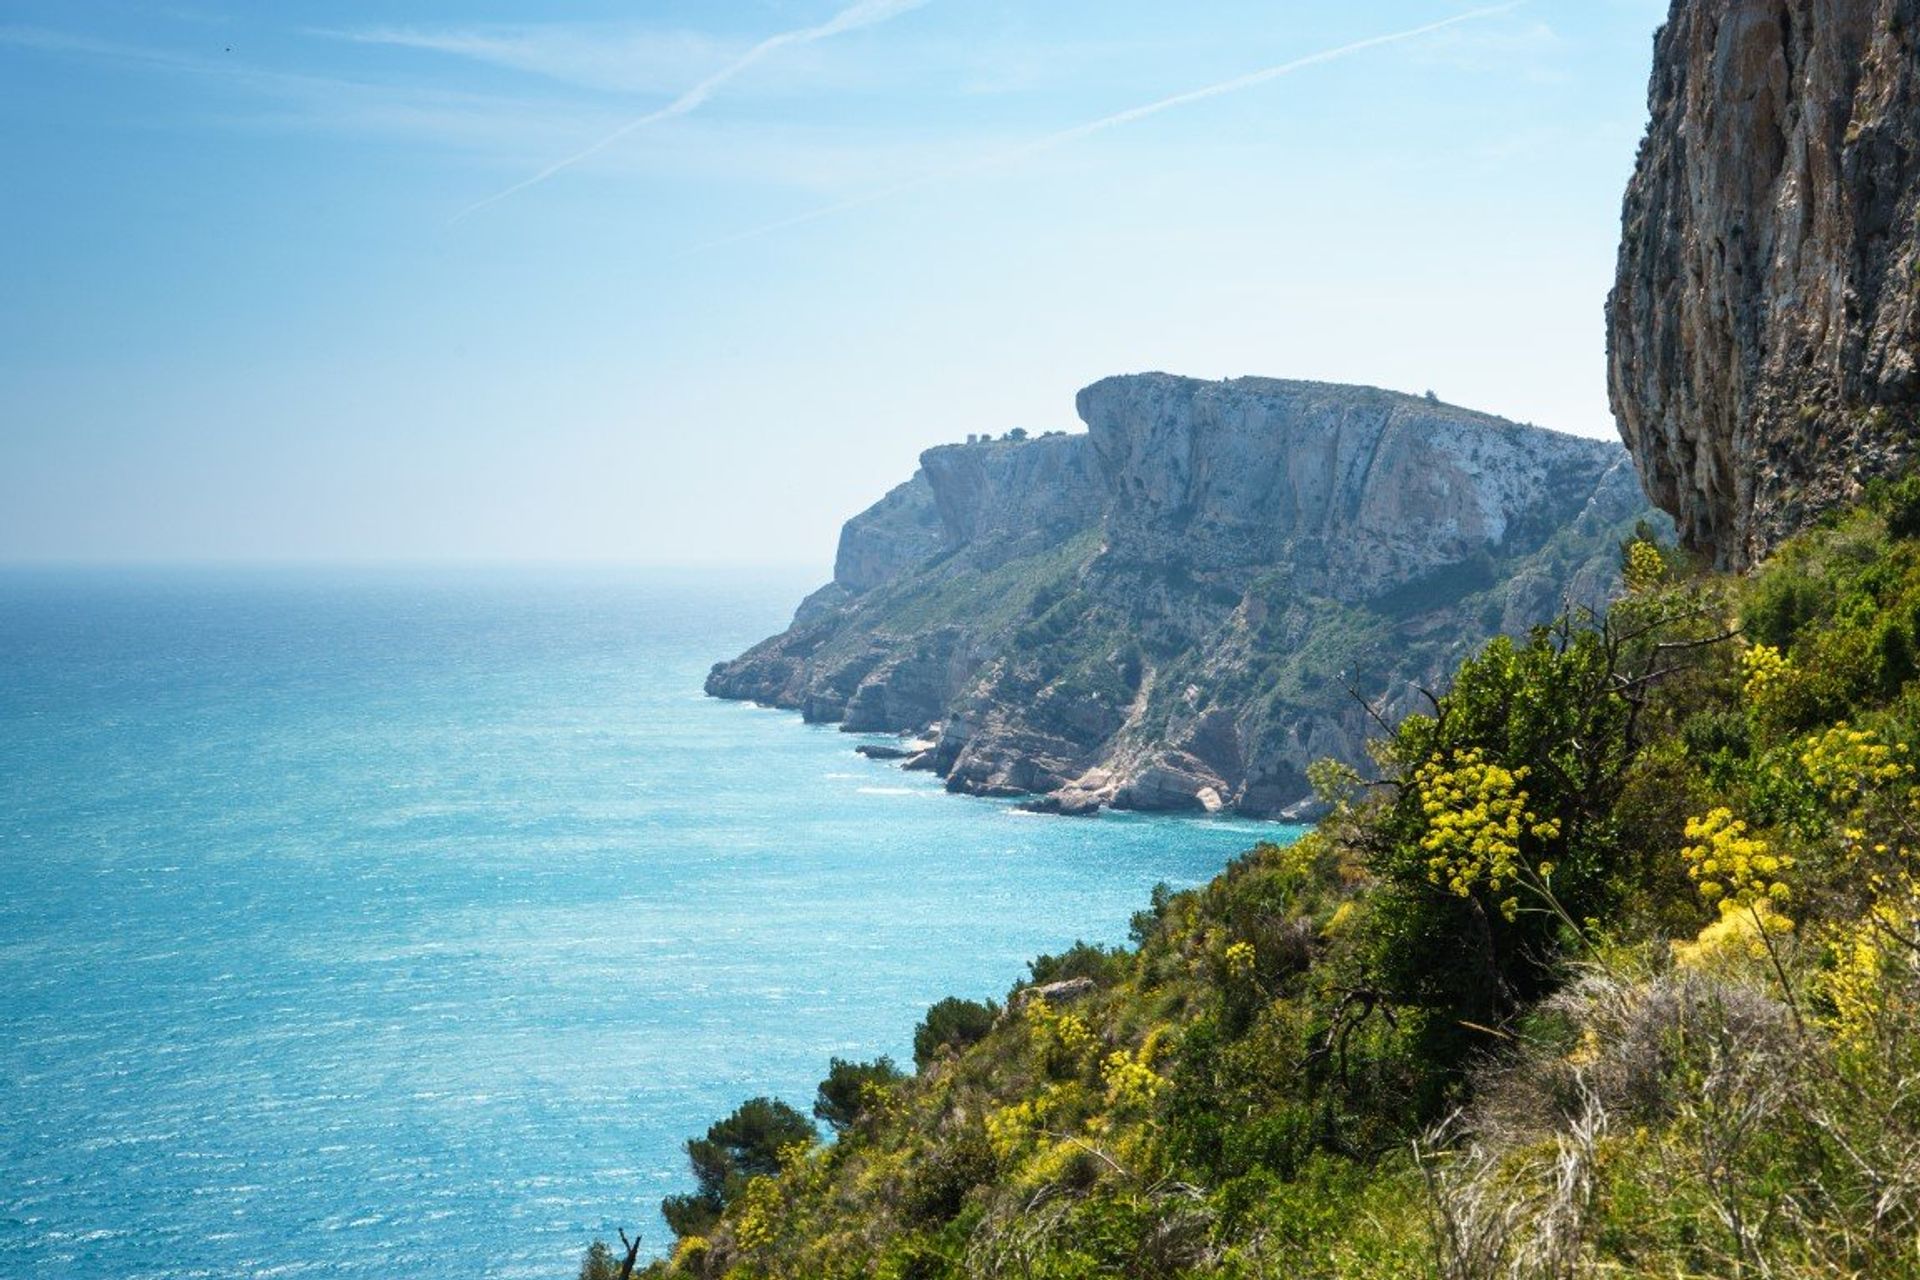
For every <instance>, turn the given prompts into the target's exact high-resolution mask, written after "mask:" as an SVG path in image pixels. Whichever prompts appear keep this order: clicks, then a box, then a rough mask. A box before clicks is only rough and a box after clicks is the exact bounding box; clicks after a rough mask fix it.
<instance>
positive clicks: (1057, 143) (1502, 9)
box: [682, 0, 1530, 256]
mask: <svg viewBox="0 0 1920 1280" xmlns="http://www.w3.org/2000/svg"><path fill="white" fill-rule="evenodd" d="M1529 2H1530V0H1507V2H1506V3H1504V4H1495V5H1487V6H1484V7H1482V8H1478V9H1469V10H1467V11H1466V12H1464V13H1457V14H1455V15H1453V16H1452V17H1450V18H1441V19H1439V20H1438V21H1435V22H1428V23H1424V24H1422V25H1420V26H1417V27H1408V28H1407V29H1405V30H1403V31H1390V32H1388V33H1387V34H1385V35H1378V36H1369V37H1367V38H1366V39H1364V40H1354V41H1350V42H1349V43H1347V44H1343V45H1338V46H1336V47H1334V48H1331V49H1322V50H1320V51H1319V52H1318V53H1310V54H1306V55H1305V56H1303V57H1299V58H1294V59H1292V60H1290V61H1287V62H1281V63H1276V64H1275V65H1273V66H1270V67H1262V68H1261V69H1260V70H1258V71H1250V72H1248V73H1247V74H1245V75H1240V76H1234V77H1233V78H1232V79H1229V80H1221V81H1217V82H1216V83H1214V84H1209V85H1202V86H1201V87H1200V88H1198V89H1189V90H1187V91H1186V92H1185V93H1176V94H1172V95H1171V96H1168V97H1165V98H1159V99H1156V100H1154V101H1152V102H1147V103H1143V104H1141V105H1140V106H1137V107H1129V108H1127V109H1126V110H1124V111H1116V112H1114V113H1112V114H1111V115H1105V116H1101V117H1100V118H1099V119H1097V120H1089V121H1087V122H1086V123H1085V124H1077V125H1074V126H1072V127H1071V128H1067V129H1061V130H1059V131H1057V132H1055V133H1050V134H1047V135H1045V136H1044V137H1040V138H1036V139H1034V140H1033V141H1031V142H1027V143H1023V144H1022V145H1020V146H1017V147H1013V148H1010V149H1008V150H1006V151H1001V152H997V153H995V154H993V155H990V156H987V157H985V158H984V159H981V160H977V161H973V162H971V163H967V164H962V165H956V166H953V167H951V168H946V169H938V170H935V171H933V172H931V173H927V174H923V175H921V176H920V177H918V178H913V179H910V180H909V181H906V182H901V183H896V184H895V185H893V186H890V187H882V188H880V189H879V190H877V191H869V192H867V193H865V194H864V195H858V196H852V197H850V198H848V199H845V200H840V201H836V202H835V203H833V204H829V205H823V206H821V207H820V208H818V209H811V210H808V211H807V212H805V213H800V214H795V215H794V216H792V217H790V218H781V219H779V220H778V221H775V222H768V223H763V224H761V225H760V226H757V227H750V228H748V229H747V230H745V231H740V232H736V233H734V234H733V235H729V236H722V237H720V238H719V239H716V240H709V241H707V242H706V243H704V244H699V245H696V246H694V247H693V248H692V249H689V250H688V251H687V253H686V255H682V256H690V255H692V254H697V253H705V252H707V251H708V250H711V249H718V248H721V247H723V246H725V245H730V244H738V243H740V242H741V241H743V240H752V239H756V238H758V237H760V236H764V235H771V234H772V233H774V232H776V231H784V230H786V229H787V228H789V227H797V226H802V225H804V224H806V223H809V222H817V221H819V220H820V219H822V218H830V217H833V216H834V215H836V214H841V213H847V212H850V211H852V210H854V209H860V208H864V207H866V206H867V205H871V204H878V203H879V202H881V201H883V200H891V199H893V198H894V197H896V196H902V195H906V194H907V193H909V192H913V191H919V190H922V189H924V188H926V187H931V186H934V185H937V184H939V183H944V182H951V181H953V180H954V179H956V178H961V177H965V176H967V175H969V174H973V173H978V172H981V171H984V170H987V169H993V168H998V167H1000V166H1002V165H1008V164H1013V163H1016V162H1018V161H1021V160H1025V159H1029V158H1031V157H1033V156H1036V155H1039V154H1041V153H1043V152H1047V151H1052V150H1055V149H1056V148H1059V147H1064V146H1067V145H1068V144H1070V143H1074V142H1078V141H1080V140H1081V139H1083V138H1090V137H1092V136H1093V135H1095V134H1098V133H1105V132H1106V131H1107V130H1109V129H1117V128H1120V127H1121V126H1122V125H1128V124H1132V123H1134V122H1136V121H1139V120H1145V119H1146V118H1148V117H1149V116H1157V115H1159V114H1160V113H1161V112H1163V111H1172V110H1173V109H1174V108H1176V107H1184V106H1189V105H1191V104H1193V103H1196V102H1204V101H1206V100H1207V99H1209V98H1218V97H1222V96H1224V95H1226V94H1230V93H1240V92H1242V91H1244V90H1247V89H1252V88H1254V87H1256V86H1258V85H1263V84H1266V83H1268V82H1269V81H1272V80H1278V79H1279V78H1281V77H1282V76H1287V75H1292V74H1293V73H1294V72H1296V71H1304V70H1306V69H1307V68H1308V67H1315V66H1319V65H1321V64H1323V63H1328V62H1336V61H1338V60H1340V59H1342V58H1349V57H1352V56H1353V55H1354V54H1356V53H1363V52H1365V51H1366V50H1368V49H1377V48H1380V47H1381V46H1382V45H1390V44H1399V43H1402V42H1404V41H1408V40H1416V39H1419V38H1420V37H1422V36H1429V35H1433V34H1435V33H1436V32H1441V31H1446V30H1449V29H1451V28H1453V27H1457V26H1460V25H1461V24H1463V23H1468V22H1477V21H1481V20H1484V19H1487V18H1492V17H1497V16H1498V15H1500V14H1503V13H1511V12H1512V11H1513V10H1515V9H1518V8H1520V7H1522V6H1523V5H1526V4H1528V3H1529Z"/></svg>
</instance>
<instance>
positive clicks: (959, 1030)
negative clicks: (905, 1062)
mask: <svg viewBox="0 0 1920 1280" xmlns="http://www.w3.org/2000/svg"><path fill="white" fill-rule="evenodd" d="M999 1016H1000V1008H999V1006H998V1005H996V1004H994V1003H993V1002H992V1001H981V1000H962V999H960V998H959V997H958V996H948V997H947V998H946V999H945V1000H942V1001H940V1002H939V1003H938V1004H936V1005H934V1006H933V1007H932V1008H930V1009H928V1010H927V1016H926V1018H925V1020H923V1021H922V1022H921V1023H920V1025H919V1026H917V1027H915V1028H914V1029H913V1065H914V1066H915V1067H917V1068H919V1069H921V1070H923V1071H924V1070H925V1069H926V1067H927V1064H928V1063H930V1062H932V1061H933V1060H934V1059H935V1058H937V1057H938V1056H939V1055H940V1051H941V1050H942V1049H964V1048H966V1047H967V1046H968V1045H970V1044H973V1043H975V1042H977V1041H979V1040H981V1039H983V1038H984V1037H985V1036H986V1034H987V1032H989V1031H991V1030H993V1024H994V1022H995V1020H996V1019H998V1018H999Z"/></svg>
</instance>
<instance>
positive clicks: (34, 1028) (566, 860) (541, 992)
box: [0, 570, 1279, 1280]
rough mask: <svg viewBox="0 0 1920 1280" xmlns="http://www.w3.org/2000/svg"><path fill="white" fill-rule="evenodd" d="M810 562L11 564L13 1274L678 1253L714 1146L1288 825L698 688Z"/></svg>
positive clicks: (7, 964) (1, 902) (351, 1268)
mask: <svg viewBox="0 0 1920 1280" xmlns="http://www.w3.org/2000/svg"><path fill="white" fill-rule="evenodd" d="M807 585H808V584H807V582H806V581H804V580H803V579H802V578H801V577H799V576H796V575H781V574H764V575H755V574H742V573H734V574H723V575H711V574H700V575H696V574H691V573H687V574H679V573H668V572H646V573H640V572H633V573H621V572H615V571H604V572H598V571H596V572H591V573H589V572H584V571H567V572H534V571H530V570H529V571H518V570H515V571H500V572H487V573H482V572H477V571H476V572H459V573H454V572H436V573H427V572H398V571H395V572H385V573H377V574H375V573H345V572H321V571H288V572H278V573H267V572H258V573H255V572H212V571H185V570H182V571H167V572H158V571H155V572H106V571H86V572H65V573H51V572H47V573H41V572H24V571H14V572H9V573H6V574H0V860H4V861H3V863H0V866H3V868H4V874H3V875H0V1276H6V1277H13V1276H22V1277H25V1276H35V1277H42V1276H44V1277H66V1276H75V1277H78V1276H87V1277H99V1276H102V1275H109V1274H111V1275H114V1276H116V1277H119V1278H121V1280H129V1278H132V1277H143V1276H152V1277H160V1276H165V1277H185V1276H209V1277H237V1276H302V1275H311V1276H342V1277H382V1278H384V1277H398V1276H404V1275H410V1274H420V1273H421V1272H422V1270H423V1269H424V1268H426V1267H429V1266H433V1267H445V1266H449V1265H450V1266H451V1270H450V1271H449V1272H448V1273H449V1274H452V1273H458V1274H463V1275H489V1276H529V1277H531V1276H542V1277H563V1278H564V1277H567V1276H570V1275H572V1274H573V1271H574V1268H575V1267H576V1266H577V1262H578V1258H579V1255H580V1253H581V1251H582V1250H583V1249H584V1247H585V1245H586V1243H587V1242H588V1241H589V1240H591V1239H592V1238H593V1237H594V1236H595V1235H603V1236H608V1237H611V1235H612V1234H613V1230H614V1228H615V1227H617V1226H621V1225H624V1226H627V1227H628V1228H629V1229H631V1228H632V1227H634V1226H636V1225H637V1226H639V1227H640V1228H641V1229H642V1230H643V1231H644V1232H645V1234H646V1238H647V1240H648V1242H649V1244H650V1246H652V1247H654V1248H656V1249H657V1248H658V1247H660V1246H662V1245H663V1244H664V1243H665V1228H664V1226H663V1225H662V1224H661V1223H660V1221H659V1219H658V1216H657V1211H656V1208H655V1206H656V1204H657V1202H658V1200H659V1198H660V1197H661V1196H662V1195H663V1194H665V1193H668V1192H672V1191H677V1190H684V1189H685V1184H686V1175H685V1170H684V1162H683V1160H682V1157H681V1155H680V1152H679V1144H680V1142H681V1141H682V1140H683V1139H684V1138H685V1137H686V1136H687V1135H688V1134H690V1133H694V1132H697V1131H698V1130H700V1129H702V1128H704V1127H705V1125H706V1123H707V1122H708V1121H709V1120H711V1119H712V1118H714V1117H715V1116H717V1115H719V1114H722V1113H723V1112H724V1111H726V1110H727V1109H729V1108H731V1107H732V1106H733V1105H734V1104H735V1103H737V1102H739V1101H740V1100H741V1099H742V1098H744V1097H747V1096H749V1095H752V1094H755V1093H763V1092H764V1093H772V1094H776V1095H779V1096H782V1097H785V1098H786V1099H788V1100H789V1101H792V1102H794V1103H795V1104H797V1105H800V1106H801V1107H803V1108H805V1107H806V1106H807V1105H808V1103H809V1102H810V1099H811V1096H812V1087H813V1084H814V1082H815V1081H817V1080H818V1079H819V1077H820V1075H821V1074H822V1073H823V1068H824V1065H825V1063H826V1060H827V1058H828V1056H829V1055H833V1054H838V1055H841V1056H851V1057H868V1056H871V1055H873V1054H876V1053H882V1052H886V1053H891V1054H893V1055H895V1056H896V1057H897V1058H901V1059H902V1060H905V1059H906V1058H907V1057H908V1056H909V1055H908V1053H907V1049H908V1044H909V1041H910V1037H911V1030H912V1026H913V1024H914V1022H915V1021H916V1020H917V1018H918V1016H919V1014H920V1013H921V1012H922V1011H923V1010H924V1008H925V1007H926V1005H927V1004H929V1003H930V1002H932V1001H933V1000H935V999H937V998H939V997H940V996H943V995H947V994H953V993H959V994H966V995H974V996H984V995H999V994H1002V993H1004V991H1005V990H1006V988H1007V986H1008V985H1009V983H1010V982H1011V981H1012V980H1013V979H1014V978H1015V976H1016V975H1017V974H1018V973H1019V972H1020V971H1021V967H1022V964H1023V962H1024V961H1025V960H1026V958H1027V957H1029V956H1031V955H1033V954H1034V953H1036V952H1040V951H1046V950H1057V949H1059V948H1060V947H1062V946H1064V945H1066V944H1068V943H1070V942H1072V941H1073V940H1074V939H1075V938H1076V937H1084V938H1088V939H1097V940H1100V941H1107V942H1112V941H1119V940H1121V939H1122V938H1124V936H1125V933H1126V922H1127V918H1128V916H1129V914H1130V913H1131V912H1132V911H1134V910H1135V909H1137V908H1138V907H1139V906H1141V905H1142V904H1143V902H1144V901H1145V899H1146V896H1147V893H1148V891H1149V889H1150V887H1151V886H1152V885H1153V884H1154V883H1155V882H1156V881H1159V880H1166V881H1170V882H1172V883H1174V884H1176V885H1183V884H1190V883H1194V882H1197V881H1199V880H1202V879H1204V878H1206V877H1207V876H1209V875H1211V874H1212V873H1213V872H1214V871H1216V870H1217V869H1218V868H1219V867H1220V866H1221V865H1222V864H1223V863H1224V862H1225V861H1226V860H1227V859H1228V858H1229V857H1230V856H1232V855H1233V854H1234V853H1236V852H1238V851H1239V850H1240V849H1242V848H1244V847H1245V846H1247V845H1249V844H1250V843H1252V841H1253V840H1254V839H1255V838H1257V837H1259V836H1262V835H1268V836H1272V835H1275V834H1279V832H1278V831H1277V830H1276V829H1275V828H1272V827H1261V826H1256V825H1254V824H1248V823H1229V822H1219V823H1215V822H1198V821H1177V820H1167V819H1160V820H1155V819H1146V818H1128V817H1105V818H1101V819H1097V820H1093V821H1083V820H1074V819H1061V818H1042V817H1033V816H1028V815H1022V814H1018V813H1017V812H1015V811H1014V810H1012V809H1011V808H1010V807H1009V806H1006V805H1004V804H998V803H993V802H988V801H981V800H973V799H966V798H960V797H953V796H948V795H946V794H945V793H944V792H943V791H942V790H941V789H940V786H939V783H938V782H937V780H934V779H930V778H928V777H926V776H924V775H913V774H904V773H901V772H899V771H898V770H897V769H893V768H891V767H888V766H885V765H881V764H876V763H872V762H868V761H865V760H863V759H861V758H859V757H856V756H855V755H853V754H852V746H853V745H854V742H855V741H857V740H856V739H851V738H849V737H848V736H846V735H843V734H838V733H835V732H833V731H831V730H827V729H820V728H810V727H807V726H803V725H802V724H800V723H799V721H798V719H797V718H796V717H794V716H791V715H788V714H784V713H781V712H775V711H768V710H762V709H757V708H753V707H747V706H741V705H737V704H731V703H722V702H717V701H713V700H710V699H707V698H704V697H702V696H701V694H700V681H701V678H702V676H703V675H704V674H705V670H706V667H707V665H708V664H709V663H711V662H712V661H713V660H714V659H715V658H718V657H722V656H730V655H731V654H733V653H734V652H736V651H738V650H739V649H740V648H742V647H744V646H745V645H746V644H747V643H749V642H751V641H752V640H755V639H757V638H758V637H760V636H761V635H764V634H766V633H768V632H770V631H772V630H775V629H777V628H778V627H779V626H780V625H782V624H783V622H784V620H785V614H786V611H787V610H788V609H789V608H790V607H791V605H792V603H793V601H795V600H796V599H798V597H799V594H800V592H801V591H802V590H803V589H804V588H805V587H806V586H807Z"/></svg>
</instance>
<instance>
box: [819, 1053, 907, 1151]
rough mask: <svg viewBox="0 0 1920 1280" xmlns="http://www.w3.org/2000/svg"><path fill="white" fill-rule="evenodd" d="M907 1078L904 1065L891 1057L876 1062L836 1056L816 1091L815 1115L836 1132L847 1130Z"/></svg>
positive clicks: (877, 1059) (875, 1060) (829, 1064)
mask: <svg viewBox="0 0 1920 1280" xmlns="http://www.w3.org/2000/svg"><path fill="white" fill-rule="evenodd" d="M902 1079H903V1076H902V1075H901V1072H900V1069H899V1068H898V1067H896V1066H894V1065H893V1059H892V1058H888V1057H880V1058H875V1059H874V1060H873V1061H872V1062H848V1061H847V1060H846V1059H844V1058H835V1059H833V1060H832V1061H831V1062H829V1063H828V1064H827V1078H826V1079H825V1080H822V1081H821V1082H820V1088H819V1090H818V1091H817V1092H816V1093H815V1095H814V1100H813V1115H814V1118H815V1119H816V1120H824V1121H826V1123H827V1125H828V1126H829V1127H830V1128H832V1130H833V1131H834V1132H835V1133H845V1132H846V1131H847V1130H848V1129H851V1128H852V1127H853V1126H854V1125H856V1124H858V1123H859V1121H860V1118H861V1116H862V1115H864V1114H865V1113H866V1111H867V1109H868V1108H869V1107H871V1106H872V1105H874V1103H875V1101H876V1095H879V1094H883V1093H884V1092H885V1091H887V1090H890V1089H891V1088H893V1086H894V1085H896V1084H898V1083H900V1081H901V1080H902Z"/></svg>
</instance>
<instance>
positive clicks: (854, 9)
mask: <svg viewBox="0 0 1920 1280" xmlns="http://www.w3.org/2000/svg"><path fill="white" fill-rule="evenodd" d="M927 3H929V0H854V3H852V4H850V5H848V6H847V7H846V8H844V9H842V10H841V11H840V12H838V13H836V14H834V15H833V16H832V17H831V18H828V19H827V20H826V21H825V22H822V23H820V24H819V25H817V26H812V27H801V28H799V29H797V30H794V31H782V32H781V33H780V34H778V35H772V36H768V37H767V38H766V39H765V40H762V41H761V42H760V43H759V44H756V45H754V46H753V47H752V48H751V49H748V50H747V51H746V52H745V53H743V54H741V55H740V56H739V57H737V58H735V59H734V60H733V61H732V62H729V63H728V64H727V65H726V66H724V67H722V68H720V69H719V70H718V71H716V72H714V73H713V74H712V75H710V76H708V77H707V78H706V79H705V80H702V81H701V82H700V83H699V84H696V85H694V86H693V87H692V88H691V89H688V90H687V91H686V92H685V93H682V94H681V95H680V96H679V97H677V98H675V99H674V100H673V101H672V102H669V103H668V104H667V105H666V106H664V107H661V108H659V109H658V110H655V111H649V112H648V113H647V114H646V115H643V116H639V117H637V118H635V119H632V120H629V121H627V122H626V123H625V124H623V125H621V126H620V127H619V128H618V129H615V130H614V131H613V132H612V133H610V134H608V135H607V136H606V137H604V138H602V139H600V140H599V141H598V142H596V143H594V144H593V145H592V146H590V147H585V148H583V149H582V150H579V151H576V152H574V153H573V154H572V155H570V156H567V157H566V158H565V159H562V160H556V161H554V162H553V163H552V164H550V165H548V166H547V167H546V168H544V169H542V170H541V171H540V172H538V173H536V174H534V175H533V176H532V177H531V178H524V179H522V180H521V181H519V182H516V183H514V184H513V185H512V186H510V187H508V188H507V189H506V190H504V191H496V192H494V193H493V194H492V195H490V196H488V197H487V198H486V199H484V200H476V201H474V202H473V203H472V204H470V205H468V206H467V207H466V208H464V209H462V210H461V211H460V212H458V213H456V214H454V215H453V217H451V218H449V219H448V223H449V224H452V223H455V222H458V221H460V220H461V219H462V218H465V217H467V216H468V215H470V214H474V213H478V212H479V211H480V210H482V209H484V208H486V207H487V206H488V205H490V204H496V203H498V202H499V201H502V200H505V199H506V198H507V197H508V196H511V195H516V194H518V193H519V192H522V191H525V190H526V189H527V188H528V187H534V186H538V185H540V184H541V183H542V182H545V181H546V180H547V179H548V178H551V177H552V176H553V175H554V174H556V173H559V172H560V171H561V170H563V169H570V168H572V167H573V166H574V165H576V164H579V163H580V162H581V161H582V160H585V159H588V158H589V157H591V156H596V155H598V154H600V153H601V152H602V151H605V150H606V149H607V148H608V147H610V146H612V145H613V144H614V143H616V142H618V141H620V139H622V138H624V137H626V136H627V135H628V134H630V133H632V132H634V131H635V130H637V129H644V128H646V127H647V126H648V125H650V124H657V123H658V122H659V121H662V120H668V119H671V118H673V117H674V116H683V115H686V114H687V113H688V112H689V111H692V110H694V109H695V108H697V107H699V106H700V105H701V104H702V103H704V102H705V101H706V100H707V99H708V98H711V97H712V96H713V95H714V93H715V92H717V91H718V90H719V89H720V87H721V86H722V85H724V84H726V83H727V81H729V80H731V79H733V78H734V77H735V76H737V75H739V74H740V73H741V72H742V71H745V70H746V69H747V68H748V67H751V66H752V65H753V64H754V63H756V62H758V61H760V60H761V59H762V58H764V57H766V56H767V55H768V54H770V53H772V52H774V51H775V50H776V49H782V48H785V47H786V46H788V45H795V44H812V43H813V42H814V41H815V40H825V39H826V38H827V37H829V36H837V35H840V34H841V33H843V32H847V31H854V30H857V29H858V28H860V27H870V26H873V25H874V24H875V23H880V22H885V21H886V20H887V19H889V18H894V17H898V16H899V15H900V14H903V13H905V12H907V11H908V10H910V9H918V8H919V7H920V6H921V5H924V4H927Z"/></svg>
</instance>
